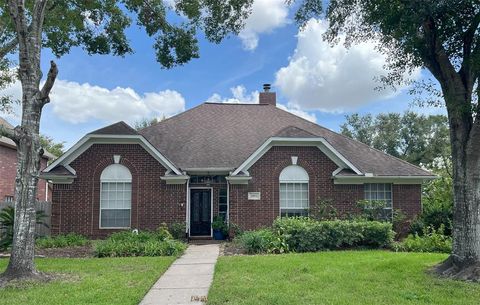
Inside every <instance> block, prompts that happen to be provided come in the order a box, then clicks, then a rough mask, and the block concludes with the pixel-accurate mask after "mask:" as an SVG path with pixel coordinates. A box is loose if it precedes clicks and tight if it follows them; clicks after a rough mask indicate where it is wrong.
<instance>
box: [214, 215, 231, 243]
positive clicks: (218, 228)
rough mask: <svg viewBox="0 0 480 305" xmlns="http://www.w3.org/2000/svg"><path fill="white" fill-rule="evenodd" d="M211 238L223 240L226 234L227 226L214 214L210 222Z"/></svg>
mask: <svg viewBox="0 0 480 305" xmlns="http://www.w3.org/2000/svg"><path fill="white" fill-rule="evenodd" d="M212 229H213V238H214V239H216V240H223V239H225V236H226V235H227V234H228V226H227V224H226V223H225V221H224V220H223V218H222V217H220V216H215V217H214V218H213V222H212Z"/></svg>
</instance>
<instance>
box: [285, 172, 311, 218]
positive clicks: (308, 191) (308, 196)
mask: <svg viewBox="0 0 480 305" xmlns="http://www.w3.org/2000/svg"><path fill="white" fill-rule="evenodd" d="M282 183H298V184H306V185H307V199H308V206H307V207H306V208H304V210H309V209H310V183H309V182H308V181H306V182H299V181H298V180H297V181H294V182H287V181H281V182H280V183H279V184H278V205H279V209H278V210H279V216H282V209H285V210H302V208H298V207H283V208H282V206H281V203H280V200H281V198H280V184H282Z"/></svg>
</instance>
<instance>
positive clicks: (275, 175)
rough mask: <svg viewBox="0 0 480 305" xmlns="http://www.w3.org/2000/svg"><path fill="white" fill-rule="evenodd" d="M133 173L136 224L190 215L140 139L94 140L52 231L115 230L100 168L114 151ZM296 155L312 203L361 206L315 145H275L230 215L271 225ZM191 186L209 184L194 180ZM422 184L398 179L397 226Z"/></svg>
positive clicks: (58, 200)
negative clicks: (256, 195)
mask: <svg viewBox="0 0 480 305" xmlns="http://www.w3.org/2000/svg"><path fill="white" fill-rule="evenodd" d="M115 154H117V155H121V156H122V158H121V162H120V163H121V164H123V165H125V166H126V167H127V168H129V169H130V171H131V173H132V179H133V180H132V212H131V213H132V214H131V215H132V216H131V222H132V225H131V227H132V228H138V229H150V230H153V229H156V228H157V227H158V226H159V225H160V224H161V223H163V222H165V223H172V222H183V221H185V216H186V202H185V201H186V186H185V185H166V184H165V182H164V181H162V180H161V179H160V177H161V176H163V175H164V173H165V168H164V167H163V166H162V165H160V163H158V161H156V160H155V159H154V158H153V157H151V156H150V155H149V154H148V153H147V152H146V151H145V150H143V148H142V147H141V146H139V145H133V144H129V145H107V144H95V145H93V146H92V147H90V148H89V149H88V150H87V151H86V152H84V153H83V154H82V155H81V156H80V157H78V158H77V159H76V160H75V161H74V162H73V163H72V164H71V166H72V167H73V168H74V169H75V170H76V171H77V179H75V181H74V182H73V183H72V184H71V185H55V191H54V194H53V205H52V232H53V233H68V232H77V233H81V234H84V235H87V236H90V237H94V238H101V237H104V236H106V235H108V234H109V233H111V232H113V231H114V230H110V229H99V206H100V203H99V202H100V199H99V197H100V174H101V172H102V171H103V169H104V168H105V167H107V166H108V165H110V164H113V155H115ZM292 156H297V157H298V163H297V164H298V165H300V166H302V167H303V168H304V169H305V170H306V171H307V172H308V174H309V177H310V182H309V197H310V198H309V199H310V206H311V207H312V208H313V207H314V205H315V203H316V202H318V200H330V201H331V202H332V203H333V205H334V206H335V208H336V209H337V211H338V212H339V213H340V214H341V215H346V214H347V213H355V212H357V207H356V206H357V205H356V203H357V201H358V200H361V199H363V198H364V189H363V185H361V184H360V185H335V184H334V183H333V180H332V177H331V175H332V172H333V171H334V170H335V169H336V168H337V166H336V165H335V164H334V163H333V162H332V161H331V160H330V159H329V158H328V157H327V156H326V155H325V154H323V153H322V152H321V151H320V150H319V149H318V148H316V147H291V146H288V147H273V148H272V149H270V151H268V152H267V153H266V154H265V155H264V156H263V157H262V158H260V160H258V161H257V162H256V163H255V164H254V165H253V166H252V167H251V168H250V170H249V172H250V175H251V176H252V180H251V181H250V182H249V184H248V185H231V186H230V221H231V222H233V223H235V224H238V225H240V226H241V227H242V228H243V229H255V228H259V227H265V226H270V225H271V224H272V221H273V220H274V219H275V218H276V217H278V216H279V214H280V211H279V175H280V172H281V171H282V170H283V169H284V168H285V167H286V166H288V165H290V164H291V157H292ZM190 186H192V187H193V186H207V185H204V184H203V185H202V184H191V185H190ZM224 186H225V185H224V184H210V185H208V187H213V189H214V192H213V202H214V204H213V214H214V215H217V214H218V192H219V189H220V188H221V187H224ZM258 191H259V192H261V200H258V201H254V200H247V197H248V192H258ZM420 202H421V187H420V185H394V186H393V205H394V208H395V209H401V210H402V211H403V212H404V213H405V214H406V215H407V221H406V222H405V224H404V225H403V226H402V227H401V228H399V230H401V231H403V230H405V228H408V221H409V220H410V219H412V218H413V217H414V216H415V215H416V214H417V213H419V212H420V210H421V203H420Z"/></svg>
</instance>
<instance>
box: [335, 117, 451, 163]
mask: <svg viewBox="0 0 480 305" xmlns="http://www.w3.org/2000/svg"><path fill="white" fill-rule="evenodd" d="M345 118H346V122H345V123H344V124H342V125H341V126H340V131H341V133H342V134H344V135H346V136H348V137H350V138H352V139H355V140H358V141H360V142H363V143H365V144H367V145H370V146H372V147H374V148H376V149H379V150H381V151H383V152H386V153H388V154H390V155H392V156H395V157H398V158H400V159H403V160H405V161H408V162H410V163H413V164H416V165H422V166H426V167H427V168H430V169H432V168H434V167H436V164H437V163H438V162H443V163H445V162H447V161H448V160H449V159H450V155H451V152H450V136H449V128H448V120H447V117H445V116H443V115H430V116H424V115H419V114H416V113H414V112H411V111H408V112H405V113H404V114H403V115H401V114H399V113H381V114H378V115H377V116H375V117H372V115H371V114H367V115H364V116H360V115H359V114H358V113H354V114H352V115H347V116H346V117H345Z"/></svg>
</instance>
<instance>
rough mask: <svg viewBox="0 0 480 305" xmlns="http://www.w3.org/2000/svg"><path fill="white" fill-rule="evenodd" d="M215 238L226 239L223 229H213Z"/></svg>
mask: <svg viewBox="0 0 480 305" xmlns="http://www.w3.org/2000/svg"><path fill="white" fill-rule="evenodd" d="M213 238H214V239H215V240H224V239H225V235H223V233H222V231H220V230H213Z"/></svg>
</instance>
